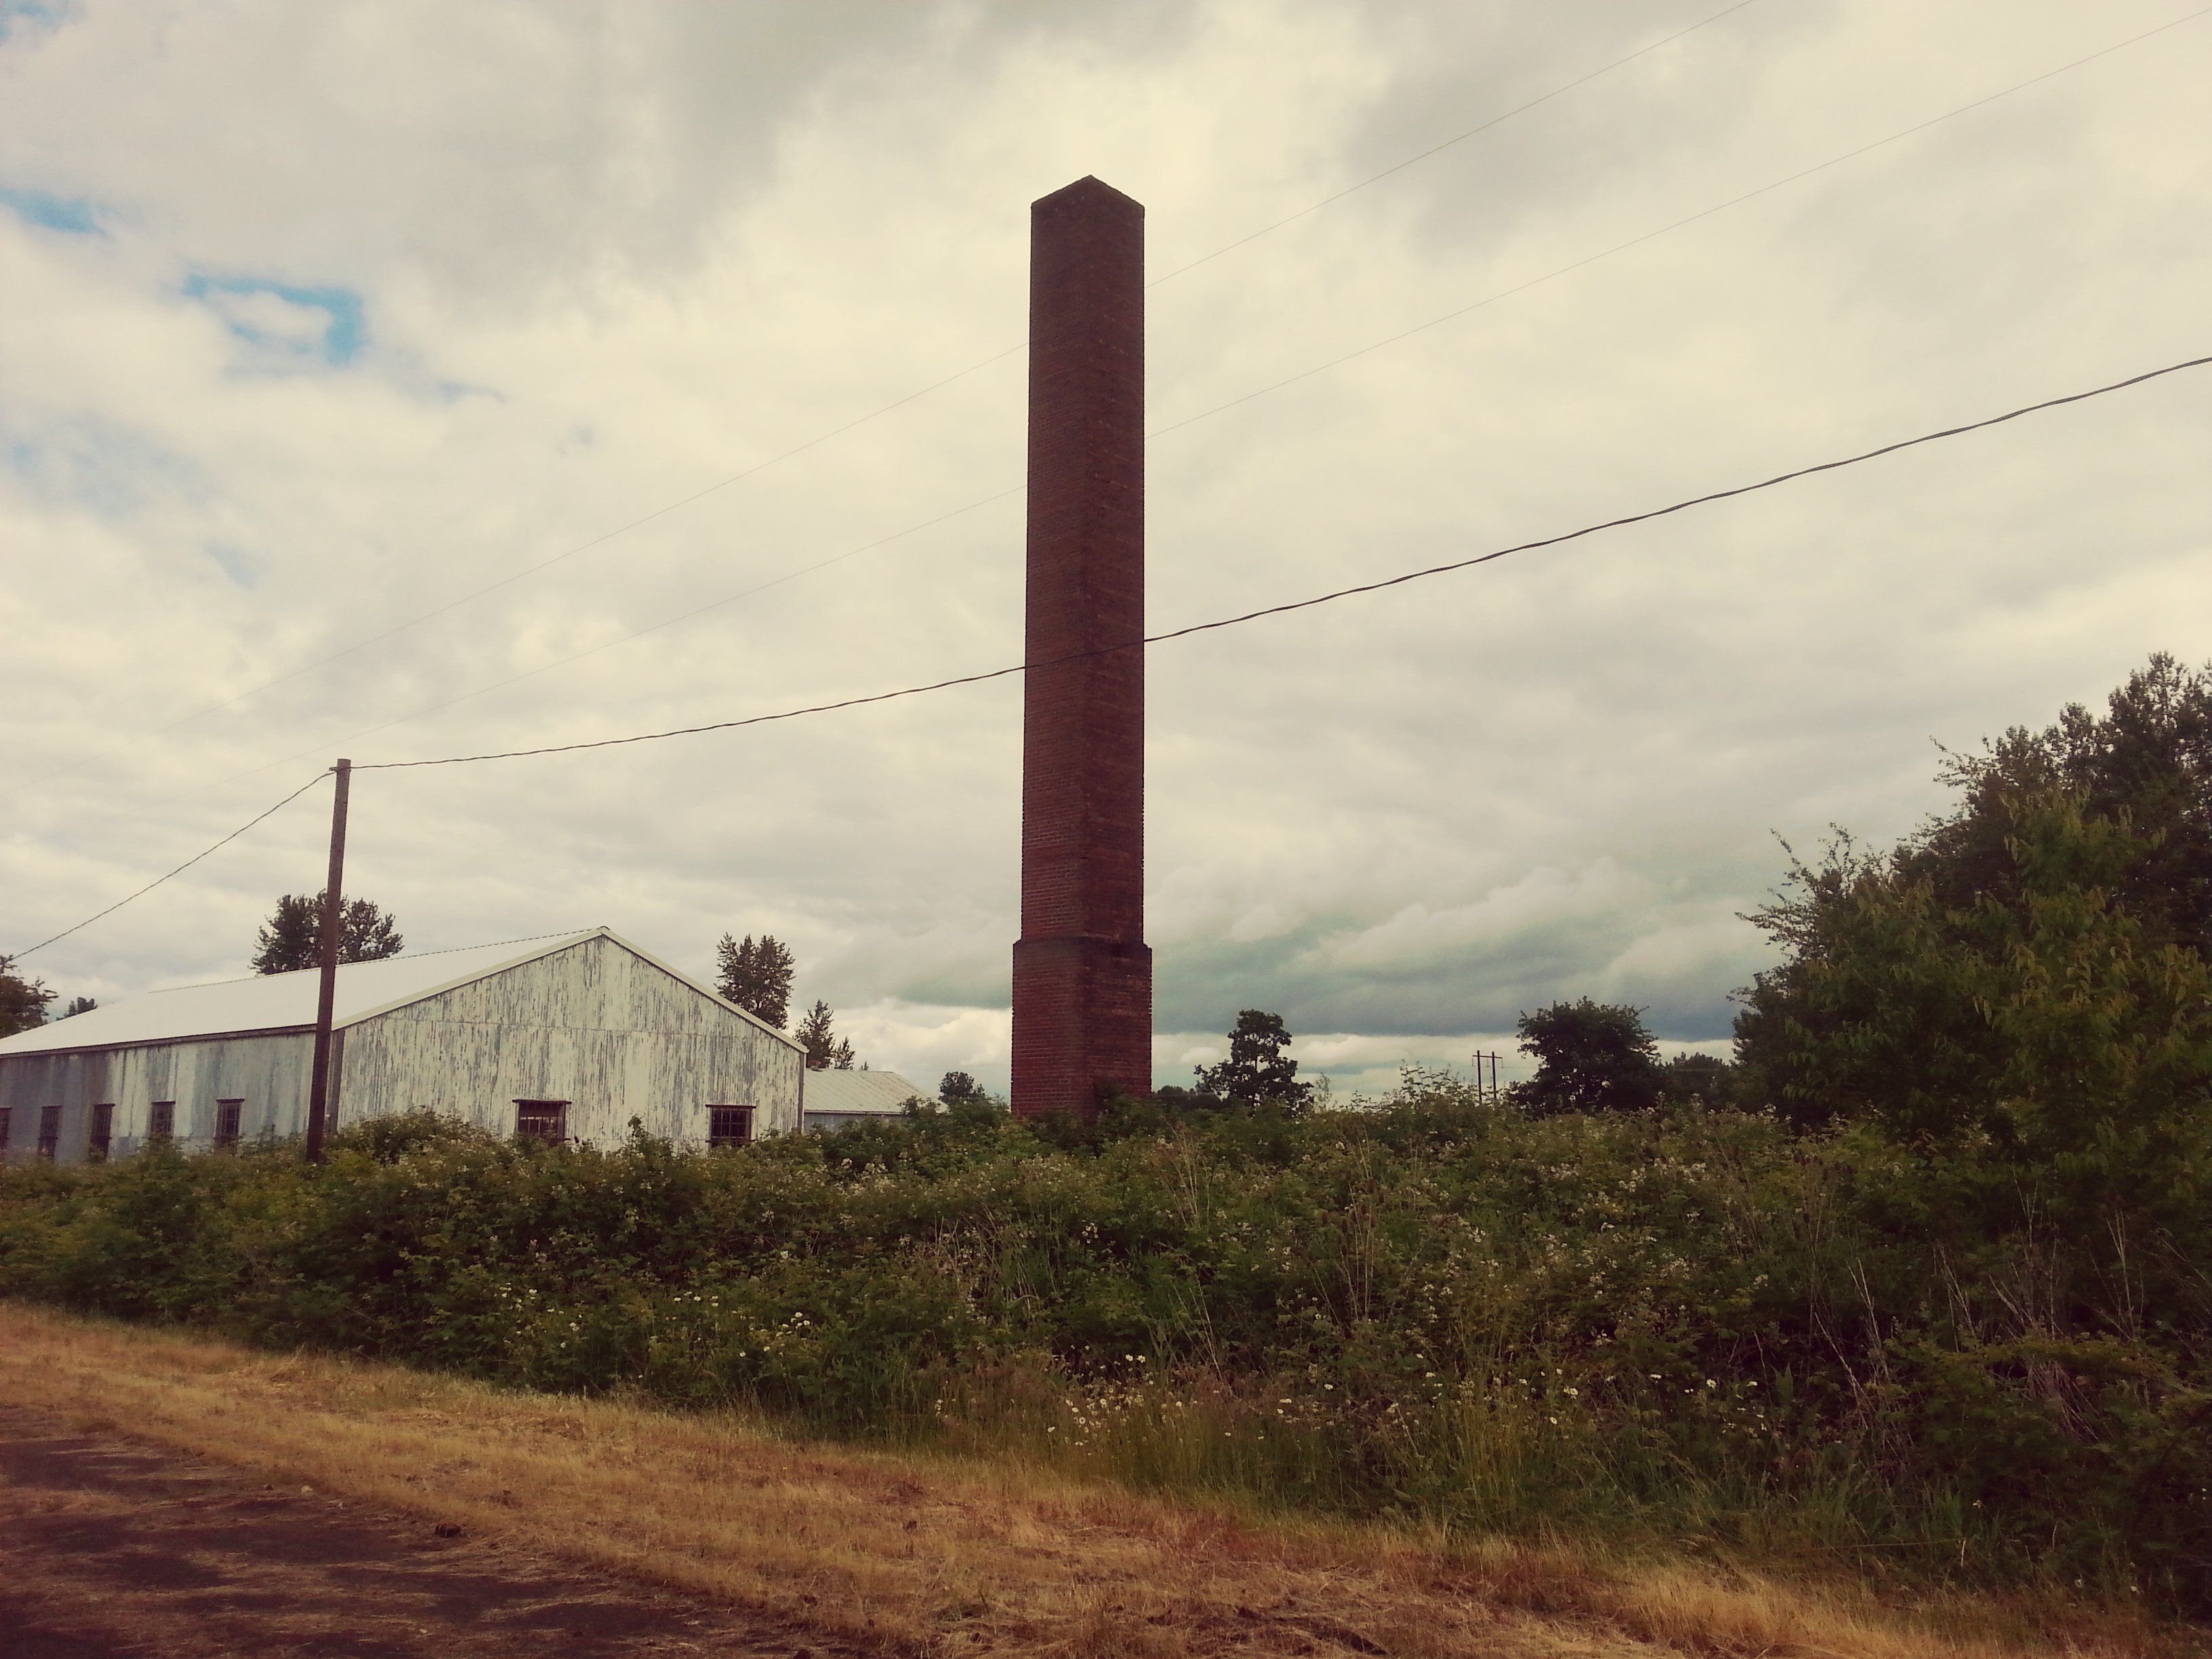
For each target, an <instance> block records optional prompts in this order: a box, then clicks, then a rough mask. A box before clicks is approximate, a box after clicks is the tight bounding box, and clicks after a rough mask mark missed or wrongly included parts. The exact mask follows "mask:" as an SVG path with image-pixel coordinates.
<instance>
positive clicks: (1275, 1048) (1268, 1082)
mask: <svg viewBox="0 0 2212 1659" xmlns="http://www.w3.org/2000/svg"><path fill="white" fill-rule="evenodd" d="M1290 1047H1291V1033H1290V1028H1289V1027H1287V1026H1286V1025H1285V1024H1283V1017H1282V1016H1281V1015H1280V1014H1270V1013H1266V1012H1262V1011H1261V1010H1260V1009H1257V1008H1247V1009H1245V1010H1244V1011H1243V1012H1242V1013H1240V1014H1238V1015H1237V1025H1236V1029H1235V1030H1231V1032H1230V1033H1229V1057H1228V1058H1227V1059H1226V1060H1221V1061H1219V1062H1218V1063H1216V1064H1214V1065H1212V1066H1198V1067H1195V1068H1194V1070H1195V1074H1196V1077H1197V1085H1196V1088H1195V1092H1196V1093H1198V1094H1200V1095H1201V1096H1204V1097H1206V1099H1208V1100H1212V1101H1227V1102H1231V1103H1235V1104H1237V1105H1241V1106H1257V1105H1259V1104H1261V1103H1262V1102H1263V1101H1273V1102H1274V1103H1277V1104H1278V1105H1282V1106H1287V1107H1289V1108H1291V1109H1292V1110H1294V1111H1295V1110H1300V1109H1304V1107H1305V1106H1307V1105H1308V1104H1309V1103H1311V1101H1312V1099H1313V1085H1311V1084H1310V1083H1301V1082H1299V1081H1298V1063H1297V1061H1296V1060H1292V1059H1291V1055H1290Z"/></svg>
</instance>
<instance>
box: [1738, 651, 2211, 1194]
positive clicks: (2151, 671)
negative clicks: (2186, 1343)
mask: <svg viewBox="0 0 2212 1659" xmlns="http://www.w3.org/2000/svg"><path fill="white" fill-rule="evenodd" d="M1942 776H1943V778H1944V779H1945V780H1946V781H1948V782H1950V783H1951V784H1953V785H1954V787H1956V788H1957V789H1958V790H1959V792H1960V799H1959V802H1958V805H1956V806H1955V807H1954V810H1953V811H1950V812H1949V813H1948V814H1946V815H1943V816H1942V817H1937V818H1936V819H1934V820H1932V821H1931V822H1930V823H1928V824H1927V825H1926V826H1924V827H1923V829H1921V830H1920V831H1919V832H1918V833H1917V834H1916V835H1914V836H1911V837H1910V838H1909V839H1907V840H1906V841H1905V842H1903V843H1902V844H1901V845H1899V846H1898V847H1897V848H1893V849H1892V850H1891V851H1890V852H1888V853H1887V854H1870V853H1868V852H1865V851H1863V850H1862V849H1861V848H1858V847H1857V845H1856V844H1855V843H1853V842H1851V840H1850V837H1849V836H1838V838H1837V839H1836V840H1835V841H1834V842H1832V843H1831V844H1830V846H1829V847H1828V848H1827V849H1826V854H1824V856H1823V857H1822V859H1821V860H1820V862H1819V863H1818V864H1817V865H1814V866H1807V865H1805V864H1803V863H1802V862H1800V863H1797V864H1796V865H1795V866H1793V868H1792V870H1791V872H1790V878H1789V881H1788V883H1787V884H1786V885H1785V887H1784V890H1783V891H1782V893H1781V894H1780V895H1779V896H1778V897H1777V899H1776V902H1774V903H1772V904H1771V905H1769V906H1768V907H1767V908H1765V909H1764V910H1761V911H1759V912H1758V913H1757V914H1756V915H1754V916H1753V921H1757V922H1758V923H1759V925H1760V926H1761V927H1764V928H1765V930H1766V931H1767V933H1768V934H1769V935H1770V937H1771V938H1772V939H1774V940H1775V942H1776V943H1777V944H1778V945H1780V946H1781V948H1782V951H1783V961H1782V962H1781V963H1779V964H1778V966H1776V967H1775V968H1773V969H1769V970H1767V971H1766V972H1765V973H1762V974H1760V975H1758V976H1757V978H1756V980H1755V981H1754V982H1753V986H1752V987H1751V988H1750V990H1749V991H1748V992H1747V993H1746V994H1745V996H1744V1007H1743V1009H1742V1011H1741V1013H1740V1014H1739V1015H1738V1016H1737V1020H1736V1054H1737V1059H1738V1061H1739V1065H1740V1066H1741V1070H1742V1072H1743V1073H1744V1074H1745V1081H1746V1085H1747V1090H1748V1091H1749V1092H1750V1093H1751V1094H1752V1095H1753V1097H1756V1098H1758V1099H1759V1100H1761V1101H1763V1102H1765V1103H1771V1105H1772V1106H1773V1107H1774V1108H1775V1109H1777V1110H1778V1111H1779V1112H1781V1113H1782V1114H1783V1115H1784V1116H1785V1117H1787V1118H1789V1119H1790V1120H1791V1121H1794V1122H1796V1123H1798V1124H1800V1125H1803V1126H1807V1127H1814V1126H1819V1125H1822V1124H1826V1123H1829V1122H1832V1121H1838V1120H1844V1119H1854V1118H1865V1119H1870V1120H1872V1121H1875V1122H1877V1123H1879V1124H1880V1125H1881V1127H1883V1128H1884V1129H1885V1130H1886V1131H1887V1133H1890V1134H1892V1135H1893V1136H1896V1137H1898V1138H1899V1139H1905V1140H1907V1141H1910V1142H1913V1143H1916V1144H1918V1145H1922V1146H1936V1145H1939V1144H1954V1145H1964V1144H1967V1143H1972V1144H1976V1145H1986V1146H1989V1147H1990V1148H1991V1149H1992V1150H1995V1151H1996V1152H2000V1153H2001V1154H2002V1155H2005V1156H2007V1157H2009V1158H2027V1159H2032V1160H2033V1161H2036V1162H2038V1163H2040V1164H2051V1162H2052V1161H2053V1160H2061V1161H2063V1160H2069V1159H2080V1158H2088V1157H2090V1147H2091V1146H2092V1144H2093V1143H2094V1144H2095V1145H2096V1146H2100V1147H2101V1148H2102V1151H2101V1152H2099V1153H2098V1154H2097V1155H2096V1158H2095V1159H2093V1162H2097V1164H2098V1167H2099V1168H2100V1169H2101V1170H2103V1172H2104V1173H2103V1175H2102V1176H2100V1177H2099V1179H2100V1180H2104V1181H2106V1182H2119V1183H2123V1184H2124V1183H2126V1182H2136V1183H2138V1184H2140V1183H2141V1182H2154V1176H2153V1175H2152V1174H2151V1173H2150V1172H2151V1171H2152V1170H2154V1169H2156V1168H2160V1167H2164V1164H2162V1163H2161V1159H2165V1158H2167V1157H2168V1153H2169V1152H2171V1153H2172V1156H2176V1157H2178V1156H2179V1153H2178V1152H2172V1148H2171V1146H2170V1145H2169V1143H2171V1142H2172V1138H2173V1137H2175V1136H2177V1135H2179V1136H2183V1137H2186V1136H2187V1135H2188V1134H2190V1133H2195V1132H2196V1130H2193V1129H2192V1128H2191V1126H2192V1125H2196V1126H2197V1127H2198V1128H2201V1127H2202V1126H2203V1123H2204V1121H2206V1119H2205V1117H2204V1113H2205V1103H2206V1102H2207V1101H2208V1099H2212V1046H2208V1045H2212V1027H2209V1026H2208V1022H2212V1010H2208V1006H2207V1000H2206V995H2207V944H2208V930H2212V675H2208V673H2207V672H2192V671H2185V670H2184V669H2182V668H2180V667H2179V665H2177V664H2176V663H2175V662H2174V660H2173V659H2172V658H2171V657H2167V656H2164V655H2160V656H2155V657H2153V658H2152V659H2151V660H2150V662H2149V664H2148V666H2146V667H2145V668H2143V669H2142V670H2140V671H2137V672H2136V673H2134V674H2132V675H2130V677H2129V678H2128V681H2127V683H2126V684H2124V685H2123V686H2122V687H2121V688H2120V689H2119V690H2117V691H2115V692H2113V693H2112V696H2111V697H2110V699H2109V700H2108V702H2107V708H2106V714H2104V715H2103V716H2101V717H2099V716H2094V715H2092V714H2090V713H2089V712H2088V711H2087V710H2086V709H2084V708H2081V706H2079V705H2075V706H2072V707H2069V708H2067V709H2066V710H2064V711H2063V713H2062V714H2061V715H2060V718H2059V720H2058V721H2057V723H2056V724H2055V725H2053V726H2050V727H2048V728H2047V729H2045V731H2043V732H2039V733H2031V732H2027V731H2026V730H2024V729H2022V728H2019V727H2015V728H2014V729H2013V730H2012V731H2010V732H2007V733H2006V734H2005V736H2004V737H2003V738H2002V739H2001V740H1999V741H1998V742H1996V743H1995V744H1988V745H1985V747H1984V752H1983V753H1981V754H1979V755H1977V756H1972V757H1951V758H1950V759H1949V760H1948V761H1947V762H1946V763H1945V766H1944V768H1943V770H1942ZM2161 1147H2166V1148H2167V1151H2166V1152H2161V1151H2160V1148H2161ZM2130 1171H2132V1173H2129V1172H2130ZM2116 1190H2117V1188H2116Z"/></svg>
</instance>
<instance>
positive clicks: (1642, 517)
mask: <svg viewBox="0 0 2212 1659" xmlns="http://www.w3.org/2000/svg"><path fill="white" fill-rule="evenodd" d="M2208 365H2212V356H2202V357H2191V358H2187V359H2185V360H2184V361H2182V362H2176V363H2168V364H2166V365H2165V366H2164V367H2163V368H2153V369H2148V370H2145V371H2144V372H2143V373H2142V374H2131V375H2130V376H2128V377H2127V378H2126V379H2125V380H2113V381H2111V382H2109V383H2107V384H2106V385H2104V386H2092V387H2090V388H2089V389H2087V391H2083V392H2067V393H2064V394H2063V395H2062V396H2059V397H2056V398H2044V399H2042V400H2041V401H2039V402H2037V403H2033V404H2022V405H2021V406H2020V407H2019V408H2017V409H2009V410H2005V411H2004V412H2003V413H2002V414H1999V415H1990V416H1984V418H1982V419H1980V420H1977V421H1966V422H1961V423H1960V424H1959V425H1956V426H1948V427H1943V428H1938V429H1937V430H1936V431H1933V432H1923V433H1921V434H1920V435H1917V436H1916V437H1911V438H1900V439H1898V440H1896V441H1893V442H1891V443H1886V444H1882V445H1880V446H1878V447H1875V448H1873V449H1868V450H1862V451H1860V452H1859V453H1857V454H1855V455H1846V456H1843V457H1841V458H1839V459H1835V460H1827V461H1819V462H1815V463H1814V464H1812V465H1808V466H1800V467H1793V468H1791V469H1790V471H1786V472H1778V473H1776V474H1775V475H1774V476H1773V477H1768V478H1761V479H1759V480H1757V481H1755V482H1753V483H1741V484H1733V485H1730V486H1729V487H1728V488H1727V489H1713V490H1707V491H1706V492H1705V493H1704V494H1702V495H1690V496H1686V497H1684V498H1683V499H1682V500H1680V501H1671V502H1669V503H1668V504H1667V505H1666V506H1664V507H1650V508H1647V509H1646V510H1644V511H1643V512H1640V513H1623V514H1621V515H1620V516H1619V517H1617V518H1612V519H1605V520H1600V521H1599V522H1597V523H1595V524H1589V525H1584V526H1582V527H1581V528H1579V529H1576V530H1569V531H1563V532H1560V533H1559V534H1558V535H1553V536H1542V537H1539V538H1536V539H1535V540H1534V541H1526V542H1516V543H1515V544H1513V545H1511V546H1510V547H1500V548H1494V549H1492V550H1490V551H1489V552H1486V553H1479V554H1476V555H1474V556H1472V557H1469V558H1465V559H1455V560H1452V561H1451V562H1449V563H1445V564H1435V565H1428V566H1425V567H1424V568H1420V569H1418V570H1407V571H1402V572H1401V573H1400V574H1397V575H1395V576H1386V577H1383V578H1382V579H1380V580H1376V581H1371V582H1359V583H1356V584H1354V585H1352V586H1348V587H1339V588H1333V589H1331V590H1330V591H1329V592H1326V593H1316V594H1314V595H1312V596H1311V597H1310V598H1307V599H1291V600H1288V601H1286V602H1285V603H1283V604H1280V605H1264V606H1262V607H1261V608H1260V609H1258V610H1256V611H1243V612H1240V613H1238V614H1237V615H1236V616H1231V617H1217V618H1215V619H1214V620H1212V621H1211V622H1202V623H1190V624H1188V626H1185V627H1182V628H1173V629H1167V630H1165V631H1164V632H1162V633H1158V634H1147V635H1144V636H1143V637H1142V638H1139V639H1135V640H1128V641H1121V642H1120V643H1117V644H1114V645H1105V646H1096V647H1091V648H1090V649H1088V650H1083V651H1071V652H1067V653H1064V654H1062V655H1060V656H1056V657H1048V658H1046V659H1043V660H1042V661H1040V662H1018V663H1013V664H1011V665H1007V666H1006V667H1003V668H992V669H987V670H984V671H981V672H979V673H974V674H960V675H956V676H954V677H953V678H950V679H942V680H933V681H931V682H930V683H928V684H924V685H909V686H902V687H901V688H899V689H898V690H894V691H878V692H873V693H871V694H869V695H868V696H859V697H842V698H839V699H838V700H837V701H836V702H822V703H811V704H808V705H807V706H805V707H804V708H787V709H782V710H780V711H779V712H777V713H775V714H750V715H747V716H745V717H744V718H743V719H739V720H715V721H713V722H710V723H708V724H706V725H702V726H678V727H675V728H673V729H671V730H669V731H665V732H638V733H635V734H634V735H632V736H629V737H622V738H592V739H589V740H587V741H585V742H580V743H562V744H542V745H540V746H538V747H535V748H531V749H507V750H496V751H494V752H490V753H485V754H476V755H446V756H441V757H435V758H432V759H424V760H411V761H356V762H355V763H354V770H355V771H356V772H391V771H400V770H405V769H411V768H416V767H426V766H466V765H472V764H475V763H477V762H481V761H495V760H522V759H526V758H528V757H532V756H538V755H567V754H574V753H577V752H579V751H580V750H587V749H614V748H620V747H623V746H624V745H626V744H639V743H658V742H660V741H662V740H663V739H665V738H688V737H697V736H700V735H702V734H703V733H706V732H730V731H735V730H737V729H738V728H740V727H743V726H766V725H769V724H770V723H772V722H775V721H779V720H798V719H800V718H803V717H805V716H806V715H811V714H830V713H833V712H835V711H836V710H838V709H843V708H862V707H865V706H866V705H868V704H871V703H879V702H893V701H896V699H899V698H902V697H918V696H926V695H927V694H928V693H931V692H934V691H945V690H951V689H952V688H953V687H955V686H961V685H980V684H983V683H985V682H986V681H988V680H998V679H1005V678H1008V677H1009V676H1012V675H1015V674H1024V673H1030V672H1034V671H1036V670H1038V669H1041V668H1056V667H1060V666H1061V665H1064V664H1067V663H1073V662H1081V661H1084V660H1085V659H1089V658H1092V657H1103V656H1112V655H1115V654H1117V653H1121V652H1124V651H1134V650H1139V649H1141V648H1142V647H1146V646H1148V645H1161V644H1164V643H1166V642H1167V641H1170V640H1182V639H1188V638H1190V637H1191V636H1192V635H1197V634H1206V633H1212V632H1215V631H1218V630H1219V629H1225V628H1236V627H1239V626H1241V625H1242V624H1243V623H1250V622H1257V621H1259V620H1260V619H1261V618H1262V617H1280V616H1285V615H1288V614H1289V613H1290V612H1291V611H1310V610H1312V609H1314V608H1315V607H1316V606H1318V605H1333V604H1334V603H1335V602H1336V601H1338V600H1340V599H1352V598H1354V597H1356V596H1358V595H1360V594H1364V593H1379V592H1383V590H1385V589H1386V588H1392V587H1402V586H1406V585H1407V583H1409V582H1417V581H1423V580H1427V579H1428V578H1430V577H1432V576H1443V575H1449V574H1451V573H1453V572H1455V571H1460V570H1468V569H1472V568H1474V567H1475V566H1477V565H1482V564H1489V563H1491V562H1493V561H1495V560H1498V559H1503V558H1505V557H1507V556H1510V555H1511V554H1515V553H1528V552H1534V551H1535V550H1538V549H1540V548H1547V547H1558V546H1559V545H1561V544H1564V543H1567V542H1573V541H1580V540H1582V539H1583V538H1586V537H1589V536H1595V535H1598V534H1601V533H1602V532H1605V531H1608V530H1619V529H1622V528H1625V527H1626V526H1630V525H1638V524H1648V523H1650V521H1651V520H1654V519H1664V518H1668V517H1671V516H1672V515H1673V514H1674V513H1686V512H1688V511H1689V510H1690V509H1691V508H1692V507H1705V506H1708V505H1710V504H1711V503H1712V502H1715V501H1731V500H1734V499H1735V498H1737V497H1739V496H1743V495H1756V494H1757V493H1759V491H1761V490H1766V489H1775V488H1776V487H1778V486H1779V485H1782V484H1785V483H1793V482H1795V481H1796V480H1797V479H1799V478H1809V477H1814V476H1815V475H1817V474H1820V473H1823V472H1837V471H1842V470H1843V469H1844V468H1846V467H1852V466H1858V465H1863V464H1864V463H1865V462H1868V461H1872V460H1878V459H1881V458H1882V457H1883V456H1885V455H1894V454H1896V453H1899V451H1900V450H1906V449H1914V448H1917V447H1921V446H1922V445H1925V444H1932V443H1940V442H1942V441H1945V440H1947V439H1950V438H1957V437H1962V436H1964V435H1966V434H1967V433H1970V432H1981V431H1985V430H1987V429H1988V428H1990V427H1995V426H2002V425H2004V424H2005V423H2006V422H2010V421H2017V420H2020V419H2022V418H2023V417H2025V416H2029V415H2036V414H2040V413H2042V412H2043V411H2045V410H2052V409H2060V408H2063V407H2065V406H2066V405H2067V404H2079V403H2086V402H2087V401H2088V400H2089V399H2090V398H2102V397H2106V396H2108V395H2109V394H2111V393H2112V392H2124V391H2125V390H2127V389H2128V388H2129V387H2130V386H2142V385H2143V384H2145V383H2146V382H2148V381H2151V380H2160V379H2162V378H2163V377H2165V376H2166V375H2168V374H2180V373H2182V372H2183V371H2184V370H2186V369H2192V368H2205V367H2207V366H2208Z"/></svg>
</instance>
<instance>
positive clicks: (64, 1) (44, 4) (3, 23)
mask: <svg viewBox="0 0 2212 1659" xmlns="http://www.w3.org/2000/svg"><path fill="white" fill-rule="evenodd" d="M69 9H70V8H69V0H0V40H6V39H7V38H8V37H9V34H11V33H14V32H15V26H16V25H17V24H19V23H29V24H32V25H33V26H34V27H42V28H54V27H58V26H59V24H60V22H61V21H62V19H63V18H64V16H66V15H68V13H69Z"/></svg>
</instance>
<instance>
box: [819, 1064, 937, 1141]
mask: <svg viewBox="0 0 2212 1659" xmlns="http://www.w3.org/2000/svg"><path fill="white" fill-rule="evenodd" d="M909 1100H920V1101H921V1102H922V1103H924V1104H925V1105H926V1106H927V1107H928V1108H929V1109H932V1110H934V1109H936V1107H937V1097H936V1096H935V1095H934V1094H933V1093H931V1092H930V1091H928V1090H927V1089H924V1088H922V1087H921V1086H920V1085H917V1084H913V1083H909V1082H908V1081H907V1080H906V1079H904V1078H902V1077H901V1076H900V1075H899V1074H898V1073H896V1072H864V1071H851V1072H836V1071H829V1072H809V1073H807V1074H806V1127H808V1128H810V1129H821V1130H834V1129H845V1128H849V1127H852V1126H853V1125H854V1124H855V1123H870V1122H875V1121H880V1120H883V1119H885V1118H894V1117H896V1116H898V1115H900V1114H901V1113H902V1112H903V1111H905V1109H906V1103H907V1102H908V1101H909Z"/></svg>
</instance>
